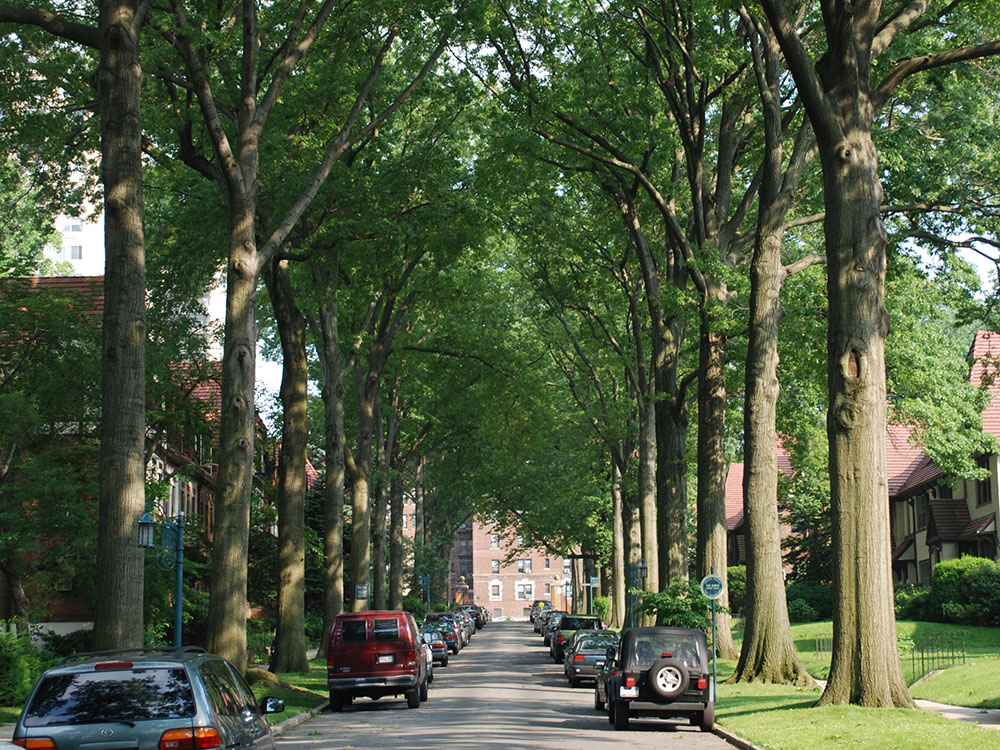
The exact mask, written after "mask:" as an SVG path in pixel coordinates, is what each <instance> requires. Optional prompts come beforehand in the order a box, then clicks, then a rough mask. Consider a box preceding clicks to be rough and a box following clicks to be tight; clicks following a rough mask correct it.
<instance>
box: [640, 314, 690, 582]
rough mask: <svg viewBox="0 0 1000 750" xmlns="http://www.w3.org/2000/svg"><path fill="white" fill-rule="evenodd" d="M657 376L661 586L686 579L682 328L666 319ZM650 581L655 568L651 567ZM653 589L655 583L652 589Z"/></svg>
mask: <svg viewBox="0 0 1000 750" xmlns="http://www.w3.org/2000/svg"><path fill="white" fill-rule="evenodd" d="M655 329H656V336H655V339H654V341H655V342H656V343H655V347H654V358H653V373H654V380H655V382H656V395H657V400H656V406H655V409H656V506H657V508H656V513H657V525H658V530H659V543H658V550H657V551H658V553H659V570H658V571H657V579H656V581H655V585H656V588H655V589H654V588H650V590H651V591H659V590H660V586H661V585H663V584H666V583H671V582H673V581H680V580H685V581H686V580H687V578H688V541H687V533H688V529H687V461H686V460H685V453H686V449H687V426H688V413H687V406H686V405H685V404H684V400H683V398H682V397H680V396H681V394H680V391H679V389H678V384H677V365H678V358H679V356H680V345H681V340H682V325H681V323H680V321H679V320H677V319H673V318H672V319H668V320H665V321H663V322H661V323H660V324H658V325H657V326H656V327H655ZM649 574H650V576H652V575H653V569H652V568H650V572H649ZM651 585H652V584H651Z"/></svg>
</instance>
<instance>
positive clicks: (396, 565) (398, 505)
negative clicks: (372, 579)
mask: <svg viewBox="0 0 1000 750" xmlns="http://www.w3.org/2000/svg"><path fill="white" fill-rule="evenodd" d="M393 453H394V454H397V453H398V452H397V451H394V452H393ZM392 466H393V469H394V471H393V472H392V478H391V479H390V481H389V609H402V608H403V574H404V573H405V572H406V569H405V562H406V561H405V560H404V558H403V555H404V551H405V550H404V547H403V543H404V542H403V500H404V494H405V489H406V488H405V487H404V484H403V472H402V469H403V467H402V466H401V465H400V459H399V456H398V455H394V457H393V460H392Z"/></svg>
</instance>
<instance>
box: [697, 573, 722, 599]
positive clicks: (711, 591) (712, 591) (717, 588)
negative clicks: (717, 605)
mask: <svg viewBox="0 0 1000 750" xmlns="http://www.w3.org/2000/svg"><path fill="white" fill-rule="evenodd" d="M723 588H724V586H723V584H722V579H721V578H719V576H717V575H707V576H705V577H704V578H702V579H701V593H703V594H704V595H705V598H706V599H711V600H712V601H715V600H716V599H718V598H719V597H721V596H722V590H723Z"/></svg>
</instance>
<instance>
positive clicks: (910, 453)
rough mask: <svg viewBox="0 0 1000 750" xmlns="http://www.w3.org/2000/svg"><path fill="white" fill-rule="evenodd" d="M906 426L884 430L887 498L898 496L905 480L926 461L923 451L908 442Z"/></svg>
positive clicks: (908, 434)
mask: <svg viewBox="0 0 1000 750" xmlns="http://www.w3.org/2000/svg"><path fill="white" fill-rule="evenodd" d="M912 432H913V430H912V428H911V427H909V426H908V425H899V424H890V425H887V426H886V429H885V471H886V479H887V480H888V485H889V497H892V496H894V495H898V494H899V492H900V490H901V489H902V488H903V487H904V486H905V485H906V484H907V480H908V479H909V478H910V476H911V475H912V474H913V472H914V471H916V470H917V468H918V467H920V465H921V464H922V463H923V462H924V460H925V459H926V457H925V455H924V451H923V449H921V448H920V446H917V445H914V444H913V443H911V442H910V435H911V434H912Z"/></svg>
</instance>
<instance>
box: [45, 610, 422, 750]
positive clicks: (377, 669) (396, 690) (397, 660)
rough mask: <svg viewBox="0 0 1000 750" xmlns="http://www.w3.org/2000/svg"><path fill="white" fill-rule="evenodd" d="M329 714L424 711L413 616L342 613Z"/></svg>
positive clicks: (329, 653)
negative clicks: (395, 705)
mask: <svg viewBox="0 0 1000 750" xmlns="http://www.w3.org/2000/svg"><path fill="white" fill-rule="evenodd" d="M326 675H327V684H328V686H329V689H330V710H331V711H342V710H343V708H344V706H345V705H349V704H350V703H351V702H352V701H353V700H354V699H355V698H357V697H359V696H365V697H368V698H381V697H384V696H389V695H393V696H396V695H402V696H405V697H406V705H407V706H409V707H410V708H419V707H420V702H421V701H425V700H427V685H428V674H427V662H426V661H425V658H424V653H423V639H422V637H421V636H420V630H419V628H418V627H417V622H416V620H414V619H413V615H411V614H409V613H408V612H397V611H393V610H379V611H369V612H346V613H343V614H339V615H337V617H336V618H334V621H333V627H332V628H331V629H330V640H329V643H328V646H327V650H326ZM60 750H61V749H60Z"/></svg>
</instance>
